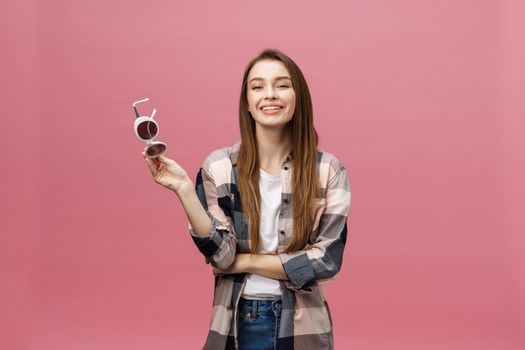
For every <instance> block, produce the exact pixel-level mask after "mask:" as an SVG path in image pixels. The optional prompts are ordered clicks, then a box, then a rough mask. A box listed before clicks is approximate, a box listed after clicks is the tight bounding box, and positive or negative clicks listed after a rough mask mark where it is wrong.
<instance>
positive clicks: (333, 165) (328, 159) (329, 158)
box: [317, 148, 346, 184]
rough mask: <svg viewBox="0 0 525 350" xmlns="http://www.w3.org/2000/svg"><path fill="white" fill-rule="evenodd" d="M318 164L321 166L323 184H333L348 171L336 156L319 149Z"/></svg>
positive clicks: (320, 173)
mask: <svg viewBox="0 0 525 350" xmlns="http://www.w3.org/2000/svg"><path fill="white" fill-rule="evenodd" d="M317 163H318V165H319V177H320V179H321V182H322V183H323V184H327V183H329V182H331V181H332V180H333V179H334V178H336V177H337V176H339V175H341V172H343V170H345V169H346V167H345V165H344V164H343V163H342V162H341V161H340V160H339V158H337V157H336V156H335V155H334V154H332V153H330V152H328V151H325V150H322V149H319V148H318V149H317ZM343 173H346V171H344V172H343Z"/></svg>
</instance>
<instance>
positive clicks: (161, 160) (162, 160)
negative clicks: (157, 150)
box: [157, 155, 175, 164]
mask: <svg viewBox="0 0 525 350" xmlns="http://www.w3.org/2000/svg"><path fill="white" fill-rule="evenodd" d="M157 159H158V160H159V161H160V162H162V163H165V164H170V163H174V162H175V161H174V160H173V159H169V158H168V157H166V156H164V155H160V156H158V157H157Z"/></svg>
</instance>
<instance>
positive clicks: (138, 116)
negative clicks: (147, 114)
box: [133, 106, 140, 118]
mask: <svg viewBox="0 0 525 350" xmlns="http://www.w3.org/2000/svg"><path fill="white" fill-rule="evenodd" d="M133 109H134V110H135V115H136V116H137V118H140V114H139V111H138V110H137V107H135V106H133Z"/></svg>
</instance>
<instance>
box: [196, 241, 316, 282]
mask: <svg viewBox="0 0 525 350" xmlns="http://www.w3.org/2000/svg"><path fill="white" fill-rule="evenodd" d="M305 249H306V250H307V249H311V246H310V245H307V246H306V247H305ZM206 264H209V262H208V260H206ZM243 272H247V273H254V274H257V275H261V276H264V277H268V278H274V279H278V280H285V281H287V280H288V276H286V273H285V271H284V268H283V264H282V262H281V259H280V258H279V256H278V255H276V254H247V253H239V254H236V255H235V260H234V262H233V263H232V264H231V265H230V267H228V268H227V269H226V270H221V269H218V268H216V267H214V268H213V274H214V275H220V274H233V273H243Z"/></svg>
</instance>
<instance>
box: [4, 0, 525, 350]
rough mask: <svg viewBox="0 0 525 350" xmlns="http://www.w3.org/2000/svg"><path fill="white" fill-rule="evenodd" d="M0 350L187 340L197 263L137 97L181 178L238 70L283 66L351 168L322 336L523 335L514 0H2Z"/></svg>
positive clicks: (340, 339)
mask: <svg viewBox="0 0 525 350" xmlns="http://www.w3.org/2000/svg"><path fill="white" fill-rule="evenodd" d="M0 19H1V22H2V24H1V26H2V27H1V28H2V39H1V40H2V56H1V63H2V64H1V81H2V86H1V87H0V89H1V96H2V100H3V103H2V105H3V107H2V134H3V135H2V136H3V137H2V139H1V142H2V149H3V162H2V170H1V172H0V177H1V178H0V180H1V181H0V182H1V193H2V194H1V207H0V209H1V214H2V215H1V232H2V233H1V242H0V243H1V244H0V269H1V270H0V276H1V277H0V281H1V286H0V300H1V307H0V310H1V311H0V348H1V349H9V350H33V349H34V350H36V349H38V350H47V349H50V350H51V349H52V350H62V349H68V350H69V349H75V350H87V349H96V350H106V349H108V350H115V349H127V350H135V349H137V350H139V349H157V350H162V349H198V348H200V347H201V346H202V344H203V342H204V339H205V337H206V334H207V331H208V326H209V319H210V312H211V302H212V294H213V276H212V273H211V267H210V266H209V265H206V264H204V259H203V258H202V256H201V255H200V254H199V253H198V251H197V249H196V247H195V246H194V244H193V242H192V241H191V239H190V236H189V234H188V231H187V219H186V216H185V213H184V210H183V208H182V206H181V205H180V203H179V202H178V200H177V198H176V196H175V195H174V194H172V193H170V192H169V191H167V190H166V189H164V188H162V187H160V186H159V185H157V184H155V183H154V182H153V179H152V178H151V176H150V174H149V172H148V170H147V168H146V164H145V162H144V160H143V159H142V156H141V154H140V153H141V151H142V148H143V145H142V144H141V143H140V142H139V141H138V140H137V139H136V138H135V135H134V134H133V128H132V126H133V121H134V117H133V114H132V109H131V102H132V101H134V100H137V99H141V98H145V97H150V98H151V102H152V103H151V104H150V105H148V106H145V109H144V110H145V111H146V110H148V109H150V108H152V107H153V106H154V107H156V108H157V110H158V114H157V117H156V118H157V120H158V122H159V123H160V136H159V138H158V139H159V140H161V141H165V142H166V143H167V144H168V147H169V150H168V156H169V157H171V158H173V159H175V160H177V161H178V162H179V163H180V164H181V165H182V166H183V167H184V168H185V169H186V170H187V172H188V173H189V174H191V176H192V178H194V177H195V174H196V173H197V170H198V168H199V166H200V164H201V162H202V160H203V159H204V157H205V156H206V155H207V154H208V153H209V152H211V151H212V150H213V149H215V148H218V147H222V146H226V145H230V144H232V143H234V142H235V141H236V140H237V139H238V135H239V131H238V124H237V108H238V98H239V91H240V83H241V78H242V72H243V70H244V67H245V65H246V64H247V62H248V61H249V60H250V59H251V58H252V57H253V56H255V55H256V54H258V53H259V52H260V51H261V50H262V49H263V48H266V47H274V48H278V49H281V50H282V51H283V52H285V53H287V54H288V55H290V56H291V57H292V58H293V59H294V60H296V62H297V63H298V64H299V66H300V67H301V69H302V70H303V72H304V74H305V76H306V79H307V81H308V83H309V86H310V89H311V93H312V96H313V101H314V113H315V115H314V117H315V122H316V127H317V130H318V131H319V134H320V136H321V144H320V147H321V148H322V149H325V150H327V151H330V152H332V153H333V154H335V155H336V156H337V157H338V158H339V159H340V160H341V161H342V162H343V163H344V164H345V165H346V166H347V168H348V170H349V172H350V175H351V187H352V207H351V211H350V217H349V219H348V223H349V237H348V241H347V248H346V251H345V258H344V266H343V269H342V271H341V272H340V274H339V276H338V278H337V279H336V280H335V281H334V282H333V283H332V284H330V285H328V286H327V297H328V301H329V303H330V306H331V309H332V313H333V318H334V323H335V326H334V333H335V345H336V348H337V349H353V350H375V349H386V350H395V349H403V350H411V349H426V350H433V349H476V350H482V349H498V350H515V349H516V350H518V349H524V348H525V336H524V334H525V329H524V328H525V327H524V325H525V279H524V278H523V277H524V276H525V257H524V254H523V250H524V247H525V244H524V243H525V242H524V238H523V232H525V230H524V223H523V219H522V215H523V212H524V207H525V205H524V204H525V203H524V202H525V200H524V198H525V195H524V194H525V193H524V192H525V191H524V184H523V178H524V177H525V169H524V153H525V152H524V150H525V142H524V141H523V137H522V136H523V127H524V124H525V123H524V121H523V116H524V115H525V114H524V112H525V108H524V92H525V83H524V82H525V76H524V66H523V62H525V50H524V41H523V36H524V34H525V28H524V26H523V23H524V22H525V6H524V4H523V2H522V1H519V0H516V1H510V0H509V1H501V0H500V1H497V0H493V1H479V0H478V1H474V0H455V1H443V0H439V1H438V0H430V1H414V0H398V1H388V0H372V1H345V2H344V1H338V2H336V1H326V2H323V3H322V4H321V2H320V1H265V2H250V1H221V2H218V1H217V2H215V1H203V2H197V1H155V0H154V1H150V2H137V1H132V2H130V1H116V0H108V1H104V2H88V1H65V0H61V1H58V0H54V1H36V0H32V1H25V2H21V1H12V0H11V1H7V2H5V1H4V2H3V3H2V5H1V11H0Z"/></svg>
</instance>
